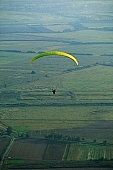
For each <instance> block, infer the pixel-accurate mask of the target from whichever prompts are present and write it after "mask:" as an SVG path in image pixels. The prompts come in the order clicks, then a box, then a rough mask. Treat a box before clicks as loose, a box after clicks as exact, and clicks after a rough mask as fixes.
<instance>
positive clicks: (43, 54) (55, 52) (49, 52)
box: [30, 51, 78, 65]
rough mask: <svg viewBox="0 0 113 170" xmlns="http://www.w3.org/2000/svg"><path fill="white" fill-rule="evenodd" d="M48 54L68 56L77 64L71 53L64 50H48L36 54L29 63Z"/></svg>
mask: <svg viewBox="0 0 113 170" xmlns="http://www.w3.org/2000/svg"><path fill="white" fill-rule="evenodd" d="M50 55H58V56H64V57H67V58H70V59H71V60H73V61H74V62H75V63H76V65H78V61H77V59H76V58H75V57H74V56H72V55H71V54H68V53H65V52H61V51H48V52H44V53H41V54H38V55H37V56H35V57H34V58H32V60H31V61H30V65H32V64H33V63H34V61H35V60H37V59H39V58H41V57H44V56H50Z"/></svg>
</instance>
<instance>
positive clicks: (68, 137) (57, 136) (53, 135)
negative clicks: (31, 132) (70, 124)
mask: <svg viewBox="0 0 113 170" xmlns="http://www.w3.org/2000/svg"><path fill="white" fill-rule="evenodd" d="M45 138H46V139H49V140H64V141H76V142H80V137H75V136H72V135H63V134H57V133H51V134H49V135H46V136H45ZM82 140H83V139H82Z"/></svg>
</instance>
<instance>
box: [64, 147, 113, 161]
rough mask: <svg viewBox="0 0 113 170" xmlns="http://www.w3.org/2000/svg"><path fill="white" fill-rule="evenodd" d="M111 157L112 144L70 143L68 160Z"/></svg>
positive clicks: (112, 152)
mask: <svg viewBox="0 0 113 170" xmlns="http://www.w3.org/2000/svg"><path fill="white" fill-rule="evenodd" d="M112 157H113V146H101V145H94V144H92V145H79V144H71V146H70V150H69V154H68V157H67V159H68V160H84V159H85V160H98V159H101V158H104V159H105V158H106V159H108V160H110V159H111V158H112Z"/></svg>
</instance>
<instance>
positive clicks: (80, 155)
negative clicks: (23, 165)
mask: <svg viewBox="0 0 113 170" xmlns="http://www.w3.org/2000/svg"><path fill="white" fill-rule="evenodd" d="M8 157H10V159H11V161H12V160H17V159H21V160H24V161H25V162H34V161H35V162H36V161H39V160H68V161H86V160H100V159H107V160H111V159H112V158H113V145H110V144H107V145H103V144H102V143H97V142H96V143H84V142H82V143H72V142H71V143H69V142H67V143H66V142H63V141H62V142H61V141H59V142H58V141H56V142H55V141H50V142H49V141H46V140H33V139H22V140H16V141H15V142H14V145H13V147H12V149H11V151H10V152H9V155H8ZM8 160H9V159H8ZM9 162H10V160H9Z"/></svg>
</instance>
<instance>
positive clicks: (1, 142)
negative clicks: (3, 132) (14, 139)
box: [0, 139, 9, 156]
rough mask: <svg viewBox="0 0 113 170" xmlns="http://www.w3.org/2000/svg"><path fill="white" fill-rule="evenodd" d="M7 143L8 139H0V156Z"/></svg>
mask: <svg viewBox="0 0 113 170" xmlns="http://www.w3.org/2000/svg"><path fill="white" fill-rule="evenodd" d="M8 144H9V139H0V156H2V154H3V153H4V151H5V150H6V147H7V146H8Z"/></svg>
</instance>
